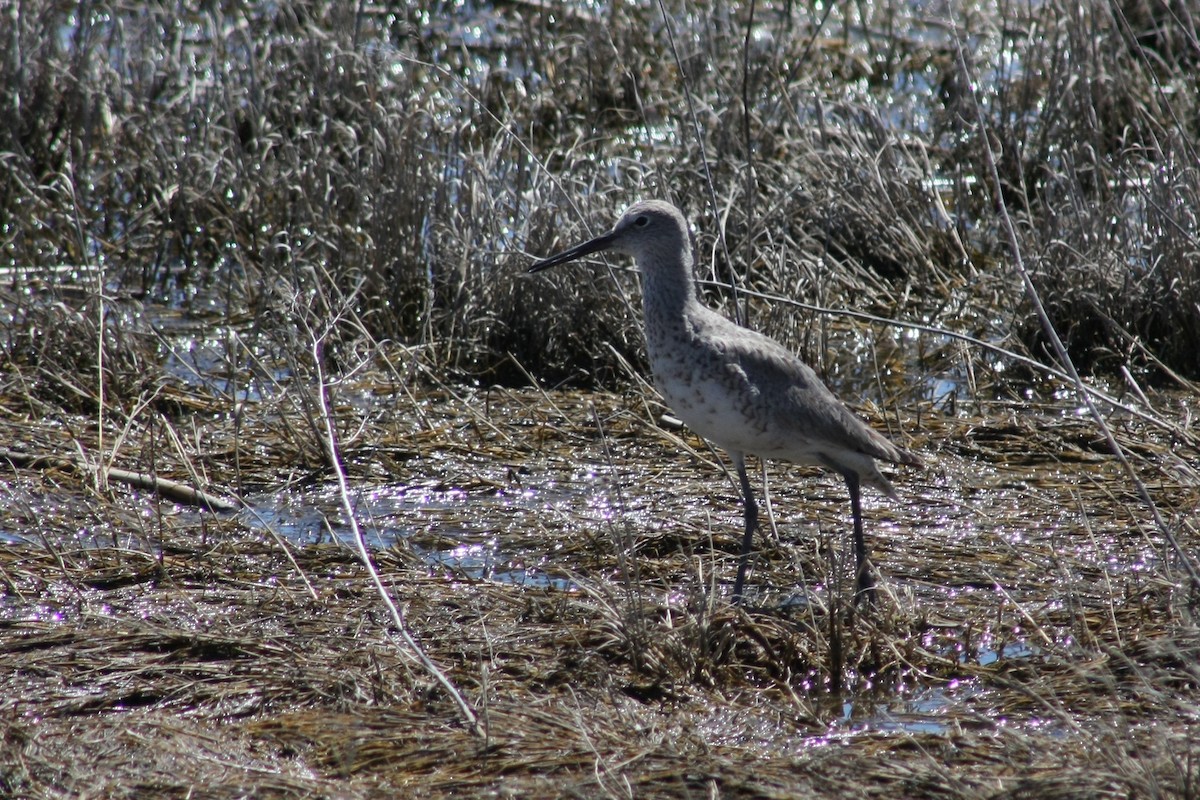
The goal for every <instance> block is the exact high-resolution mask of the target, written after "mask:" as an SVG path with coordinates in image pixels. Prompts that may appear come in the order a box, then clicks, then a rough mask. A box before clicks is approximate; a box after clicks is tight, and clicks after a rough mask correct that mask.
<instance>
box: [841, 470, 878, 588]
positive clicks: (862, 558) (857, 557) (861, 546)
mask: <svg viewBox="0 0 1200 800" xmlns="http://www.w3.org/2000/svg"><path fill="white" fill-rule="evenodd" d="M842 477H843V478H845V479H846V488H847V489H849V490H850V513H851V514H852V515H853V516H854V561H855V564H856V567H857V576H858V577H857V581H856V589H857V591H856V592H855V602H858V601H859V600H862V599H863V598H866V601H867V604H868V605H875V576H874V575H873V574H872V573H871V559H870V557H869V556H868V555H867V540H866V538H865V537H864V536H863V522H862V501H861V499H860V498H859V494H860V492H859V480H858V473H857V472H854V471H853V470H847V471H846V472H843V473H842Z"/></svg>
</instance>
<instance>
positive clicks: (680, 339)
mask: <svg viewBox="0 0 1200 800" xmlns="http://www.w3.org/2000/svg"><path fill="white" fill-rule="evenodd" d="M602 250H612V251H614V252H617V253H622V254H624V255H628V256H633V258H634V260H635V261H636V262H637V266H638V269H639V271H640V272H641V275H642V314H643V317H644V325H645V334H646V351H647V355H648V356H649V357H650V368H651V371H652V372H653V374H654V383H655V386H656V387H657V388H658V391H659V392H660V393H661V394H662V396H663V398H664V399H665V400H666V401H667V404H668V405H669V406H670V407H671V408H672V409H673V410H674V412H675V414H676V415H677V416H678V417H679V418H680V419H681V420H683V421H684V423H686V424H687V426H688V427H689V428H691V429H692V430H693V431H694V432H695V433H697V434H699V435H700V436H703V437H704V438H706V439H708V440H709V441H711V442H712V443H713V444H715V445H717V446H718V447H720V448H721V449H723V450H724V451H725V452H726V453H727V454H728V456H729V458H730V460H732V461H733V465H734V467H735V468H736V469H737V475H738V480H739V481H740V483H741V490H742V501H743V505H744V508H745V522H746V527H745V532H744V534H743V538H742V553H741V558H740V560H739V562H738V572H737V580H736V582H735V583H734V586H733V602H734V603H738V602H740V600H741V597H742V590H743V589H744V588H745V583H746V566H747V563H748V561H749V555H750V551H751V548H752V546H753V542H754V531H755V530H756V529H757V528H758V506H757V504H756V503H755V501H754V492H753V490H752V489H751V487H750V479H749V477H748V476H747V475H746V455H747V454H751V455H755V456H758V457H759V458H760V459H763V458H781V459H784V460H786V461H791V462H794V463H796V464H813V465H818V466H822V467H825V468H827V469H830V470H833V471H834V472H836V473H838V474H839V475H841V476H842V478H843V479H845V481H846V488H847V489H848V490H849V492H850V510H851V512H852V514H853V517H854V554H855V559H856V566H857V580H856V587H857V598H862V597H865V598H866V599H867V601H868V602H869V603H873V602H874V600H875V578H874V576H873V574H872V567H871V563H870V557H869V555H868V553H867V545H866V540H865V539H864V537H863V524H862V504H861V501H860V497H859V495H860V491H859V490H860V487H861V486H862V485H864V484H865V485H867V486H872V487H874V488H876V489H878V490H880V491H881V492H883V493H884V494H886V495H888V496H889V497H891V498H893V499H895V498H896V492H895V490H894V489H893V488H892V485H891V483H890V482H889V481H888V479H887V478H885V477H884V476H883V474H882V473H880V471H879V468H878V467H877V466H876V465H875V460H876V459H880V460H882V461H890V462H892V463H896V464H920V463H921V462H920V459H918V458H917V457H916V456H915V455H913V454H912V453H910V452H908V451H907V450H904V449H902V448H900V447H897V446H896V445H894V444H893V443H892V442H890V441H888V440H887V439H886V438H884V437H883V436H882V435H881V434H879V433H878V432H877V431H875V430H874V429H873V428H871V427H870V426H868V425H867V424H866V423H865V422H863V421H862V420H861V419H860V418H859V417H858V416H856V415H855V414H854V413H853V412H851V411H850V409H848V408H847V407H846V406H845V405H844V404H843V403H842V402H841V401H840V400H838V398H837V397H835V396H834V394H833V392H831V391H830V390H829V389H828V388H827V387H826V386H825V384H823V383H822V382H821V380H820V379H819V378H818V377H817V375H816V373H815V372H813V370H812V368H811V367H809V366H808V365H807V364H805V363H804V362H803V361H801V360H800V358H799V357H797V356H796V355H795V354H793V353H792V352H791V351H790V350H788V349H787V348H786V347H784V346H783V345H781V344H780V343H779V342H777V341H775V340H774V339H772V338H770V337H768V336H764V335H763V334H761V333H757V332H755V331H752V330H750V329H748V328H744V327H742V326H740V325H737V324H736V323H734V322H733V321H731V320H729V319H727V318H725V317H723V316H722V315H721V314H719V313H717V312H716V311H713V310H712V309H711V308H708V307H707V306H705V305H703V304H702V303H701V302H700V300H699V299H698V298H697V294H696V285H695V281H694V278H693V276H692V266H693V259H692V244H691V237H690V236H689V234H688V227H687V221H686V220H685V219H684V216H683V214H682V213H681V212H680V211H679V209H678V208H676V207H675V206H673V205H671V204H670V203H666V202H663V201H661V200H647V201H643V202H640V203H636V204H634V205H633V206H630V208H629V210H628V211H626V212H625V214H624V215H623V216H622V217H621V219H620V220H619V221H618V222H617V224H616V226H615V227H613V229H612V230H611V231H609V232H608V233H606V234H604V235H603V236H598V237H596V238H595V239H592V240H591V241H588V242H584V243H583V244H580V245H577V246H575V247H572V248H571V249H569V250H564V251H563V252H561V253H559V254H557V255H554V256H550V257H549V258H546V259H543V260H541V261H538V262H537V263H535V264H533V265H531V266H530V267H529V269H528V270H527V271H528V272H530V273H533V272H541V271H542V270H544V269H549V268H550V267H554V266H557V265H559V264H564V263H566V262H568V261H574V260H576V259H580V258H583V257H584V256H587V255H591V254H592V253H597V252H599V251H602Z"/></svg>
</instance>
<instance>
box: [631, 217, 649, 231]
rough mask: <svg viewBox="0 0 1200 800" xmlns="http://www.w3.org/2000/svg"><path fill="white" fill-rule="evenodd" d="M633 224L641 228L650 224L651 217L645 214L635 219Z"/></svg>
mask: <svg viewBox="0 0 1200 800" xmlns="http://www.w3.org/2000/svg"><path fill="white" fill-rule="evenodd" d="M633 224H634V225H635V226H637V227H639V228H644V227H646V226H647V225H649V224H650V218H649V217H647V216H645V215H643V216H640V217H638V218H637V219H635V220H634V221H633Z"/></svg>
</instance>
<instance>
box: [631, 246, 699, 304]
mask: <svg viewBox="0 0 1200 800" xmlns="http://www.w3.org/2000/svg"><path fill="white" fill-rule="evenodd" d="M638 267H639V270H640V272H641V273H642V311H643V313H644V314H645V317H646V320H647V322H649V321H650V320H652V319H657V320H664V321H665V320H669V319H676V320H680V319H682V318H683V316H684V313H685V312H686V311H687V309H688V308H689V307H690V306H692V305H694V304H695V303H696V302H698V301H697V300H696V281H695V278H694V277H693V275H692V253H691V249H690V248H682V249H679V250H676V251H674V252H673V253H670V254H669V255H667V254H663V257H661V258H655V259H652V263H649V264H642V263H639V264H638Z"/></svg>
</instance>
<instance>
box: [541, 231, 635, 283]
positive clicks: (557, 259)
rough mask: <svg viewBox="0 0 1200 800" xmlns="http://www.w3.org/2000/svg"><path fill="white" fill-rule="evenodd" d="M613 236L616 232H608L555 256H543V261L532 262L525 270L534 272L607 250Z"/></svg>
mask: <svg viewBox="0 0 1200 800" xmlns="http://www.w3.org/2000/svg"><path fill="white" fill-rule="evenodd" d="M613 236H614V234H612V233H606V234H604V235H603V236H597V237H596V238H595V239H592V240H591V241H590V242H584V243H583V244H580V245H576V246H575V247H572V248H571V249H570V250H564V251H562V252H561V253H559V254H558V255H553V256H550V257H549V258H543V259H542V260H541V261H538V262H537V263H535V264H532V265H531V266H530V267H529V269H527V270H525V272H526V273H527V274H528V273H533V272H541V271H542V270H544V269H550V268H551V267H557V266H558V265H559V264H565V263H567V262H568V261H574V260H575V259H577V258H583V257H584V256H590V255H591V254H592V253H597V252H599V251H601V250H605V249H607V248H608V247H609V245H611V244H612V240H613Z"/></svg>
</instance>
